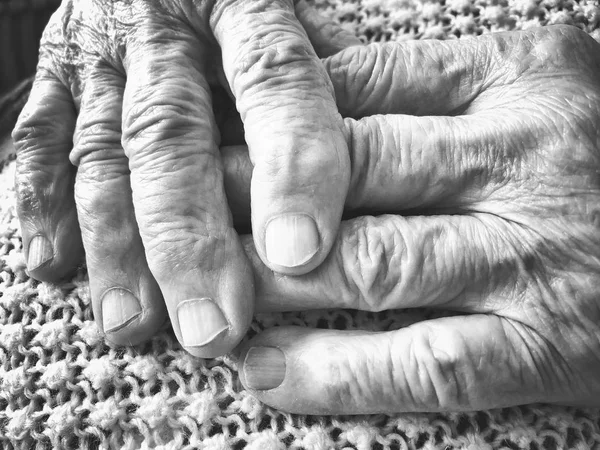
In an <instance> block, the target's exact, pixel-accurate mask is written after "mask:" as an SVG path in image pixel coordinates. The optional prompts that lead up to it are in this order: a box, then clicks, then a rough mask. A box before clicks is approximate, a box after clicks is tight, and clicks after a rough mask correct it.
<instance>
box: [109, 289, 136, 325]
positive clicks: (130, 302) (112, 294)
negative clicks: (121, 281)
mask: <svg viewBox="0 0 600 450" xmlns="http://www.w3.org/2000/svg"><path fill="white" fill-rule="evenodd" d="M141 313H142V305H140V301H139V300H138V299H137V298H136V297H135V296H134V295H133V294H132V293H131V292H129V291H128V290H126V289H121V288H112V289H109V290H107V291H106V292H105V293H104V295H102V327H103V328H104V332H105V333H111V332H114V331H118V330H120V329H122V328H124V327H126V326H127V325H129V324H130V323H131V322H133V320H134V319H135V318H136V317H138V316H139V315H140V314H141Z"/></svg>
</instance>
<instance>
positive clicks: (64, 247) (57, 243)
mask: <svg viewBox="0 0 600 450" xmlns="http://www.w3.org/2000/svg"><path fill="white" fill-rule="evenodd" d="M24 240H26V239H24ZM26 248H27V250H26V252H25V253H26V258H27V272H28V273H29V276H30V277H31V278H33V279H35V280H38V281H45V282H50V283H56V282H59V281H62V280H64V279H66V278H68V277H69V276H70V275H73V274H74V273H75V271H76V270H77V268H78V267H79V266H81V264H82V263H83V246H82V243H81V235H80V233H79V227H76V229H72V230H71V231H70V239H63V238H60V237H59V238H56V237H55V239H54V243H53V242H52V240H51V239H50V238H49V237H47V235H46V234H41V233H36V234H35V235H34V236H33V237H32V238H31V239H29V243H28V244H27V246H26Z"/></svg>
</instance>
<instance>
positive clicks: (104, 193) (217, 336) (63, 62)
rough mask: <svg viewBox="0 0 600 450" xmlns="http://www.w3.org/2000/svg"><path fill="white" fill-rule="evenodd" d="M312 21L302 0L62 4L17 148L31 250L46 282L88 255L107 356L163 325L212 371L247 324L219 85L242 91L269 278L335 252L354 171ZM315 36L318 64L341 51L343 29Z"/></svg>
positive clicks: (249, 305)
mask: <svg viewBox="0 0 600 450" xmlns="http://www.w3.org/2000/svg"><path fill="white" fill-rule="evenodd" d="M296 6H300V8H299V9H298V11H297V10H296ZM312 18H316V20H317V21H318V20H320V23H321V24H322V23H323V22H324V21H323V19H318V16H317V15H316V14H312ZM303 19H308V22H309V25H310V19H311V17H310V9H307V8H306V5H303V3H302V2H301V1H300V0H299V1H298V2H294V1H292V0H211V1H204V0H202V1H197V0H91V1H86V0H63V1H62V4H61V6H60V8H59V9H58V10H57V11H56V13H55V14H54V15H53V16H52V18H51V20H50V22H49V24H48V26H47V27H46V30H45V32H44V36H43V38H42V42H41V48H40V60H39V64H38V70H37V74H36V80H35V82H34V85H33V88H32V92H31V96H30V98H29V101H28V103H27V105H26V106H25V108H24V110H23V112H22V114H21V117H20V119H19V122H18V124H17V126H16V128H15V131H14V134H13V136H14V138H15V144H16V149H17V175H16V191H17V210H18V215H19V220H20V224H21V230H22V234H23V244H24V248H25V253H26V254H27V266H28V269H29V272H30V274H31V276H32V277H33V278H36V279H38V280H44V281H55V280H57V279H60V278H61V277H63V276H65V275H69V274H70V272H71V271H72V269H74V267H76V266H78V265H79V264H80V259H81V256H82V250H83V249H85V256H86V262H87V269H88V274H89V277H90V290H91V297H92V306H93V309H94V317H95V319H96V321H97V322H98V325H99V326H100V328H101V329H103V330H104V332H105V333H106V335H107V338H108V339H110V340H111V341H113V342H115V343H119V344H134V343H138V342H141V341H143V340H145V339H147V338H148V337H150V336H152V335H153V334H154V332H155V331H156V329H157V328H158V327H159V326H160V325H162V323H164V321H165V318H166V311H167V312H168V315H169V317H170V318H171V324H172V326H173V330H174V332H175V334H176V336H177V338H178V339H179V341H180V342H181V343H182V345H183V346H184V347H185V348H186V349H187V350H188V351H190V352H191V353H193V354H194V355H196V356H201V357H213V356H218V355H222V354H224V353H226V352H228V351H230V350H231V349H232V348H233V347H235V345H237V343H239V341H240V340H241V339H242V337H243V336H244V334H245V332H246V330H247V327H248V325H249V323H250V320H251V318H252V311H253V307H254V290H253V288H252V281H253V276H252V273H251V271H250V266H249V262H248V260H247V258H246V255H245V254H244V250H243V248H242V245H241V242H240V239H239V236H238V234H237V233H236V232H235V230H234V229H233V224H232V221H231V213H230V210H229V208H228V205H227V199H226V196H225V192H224V187H223V174H222V161H221V158H220V154H219V152H218V146H219V144H220V138H221V136H220V130H219V129H218V127H217V124H216V119H217V118H216V117H215V114H214V113H213V102H212V100H213V98H212V95H211V94H212V92H214V90H213V91H212V92H211V88H212V87H214V85H219V84H221V85H223V86H224V87H226V88H229V89H230V90H231V92H233V94H234V97H235V101H236V108H237V110H238V111H239V112H240V116H241V118H242V120H243V122H244V125H245V137H246V140H247V142H248V145H249V149H250V154H251V155H252V159H253V162H254V172H253V178H252V184H253V196H252V198H253V202H252V206H253V208H252V215H253V217H252V223H253V229H254V237H255V239H256V241H257V249H259V252H260V253H261V255H262V256H261V257H262V258H263V259H264V260H265V263H266V264H268V265H269V266H270V267H272V268H273V269H274V270H278V271H280V272H284V273H288V274H293V273H306V272H308V271H310V270H311V269H312V268H314V267H316V266H317V265H319V264H320V263H321V262H322V261H323V259H324V258H325V256H326V255H327V253H328V252H329V250H330V249H331V246H332V245H333V242H334V240H335V235H336V232H337V228H338V226H339V222H340V219H341V214H342V209H343V202H344V196H345V194H346V191H347V189H346V188H347V185H348V181H349V180H348V179H349V174H350V168H349V161H348V152H347V149H346V147H345V142H344V136H343V121H342V117H341V116H340V114H339V112H338V110H337V108H336V105H335V99H334V96H333V87H332V86H331V82H330V80H329V78H328V76H327V74H326V72H325V70H324V68H323V65H322V64H321V62H320V60H319V58H318V55H317V53H316V52H315V49H314V48H313V44H312V43H311V41H310V38H309V36H308V35H307V33H306V31H305V29H304V27H303V26H302V23H301V20H303ZM325 23H327V22H326V21H325ZM338 28H339V27H338ZM316 30H321V31H325V32H327V31H329V32H333V34H331V33H330V36H329V38H327V37H326V36H320V37H319V36H317V37H316V38H313V41H314V43H315V45H317V47H320V48H321V49H322V50H323V51H324V52H325V53H328V52H331V51H332V50H333V49H335V47H336V45H340V44H344V45H345V44H346V43H347V36H344V35H343V33H338V31H339V29H338V30H337V31H336V30H335V26H332V25H329V27H327V26H324V27H322V26H320V25H319V24H314V26H313V27H312V29H309V32H311V31H312V32H315V31H316ZM317 34H318V33H317ZM350 41H351V42H353V43H356V42H360V41H358V39H357V38H356V37H353V38H352V39H351V40H350ZM338 48H339V47H338ZM315 117H318V118H319V120H315ZM71 163H73V164H71ZM74 165H75V166H77V169H76V170H75V168H74V167H73V166H74ZM315 197H316V198H317V199H318V201H316V202H315V201H314V198H315ZM82 247H83V248H82ZM165 306H166V308H165Z"/></svg>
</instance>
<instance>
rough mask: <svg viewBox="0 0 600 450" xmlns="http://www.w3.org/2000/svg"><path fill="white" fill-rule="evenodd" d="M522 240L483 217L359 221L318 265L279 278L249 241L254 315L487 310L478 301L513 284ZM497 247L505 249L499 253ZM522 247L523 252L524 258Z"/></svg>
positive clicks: (349, 224) (499, 223)
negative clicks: (306, 271) (326, 310)
mask: <svg viewBox="0 0 600 450" xmlns="http://www.w3.org/2000/svg"><path fill="white" fill-rule="evenodd" d="M524 238H525V237H524V236H521V235H518V234H517V233H516V232H515V231H514V230H513V229H512V228H510V227H509V226H508V225H506V223H505V222H504V221H501V220H500V219H497V218H496V217H495V216H493V215H488V214H472V215H465V216H461V215H448V216H409V217H403V216H379V217H371V216H363V217H359V218H357V219H352V220H350V221H347V222H342V227H341V228H340V233H339V236H338V239H337V241H336V244H335V246H334V248H333V250H332V252H331V254H330V256H329V257H328V258H327V259H326V260H325V262H324V263H323V264H322V265H321V266H320V267H319V268H318V269H316V270H314V271H313V272H311V273H310V274H306V275H304V276H301V277H281V276H277V275H276V274H274V273H273V272H272V271H270V270H269V269H268V268H266V267H265V266H264V265H263V264H261V262H260V259H259V258H258V256H257V254H256V251H255V250H254V249H253V247H252V243H251V241H250V240H249V238H245V239H244V242H245V248H246V251H247V253H248V255H249V257H250V260H251V261H252V264H253V267H254V273H255V283H256V296H257V304H256V308H257V310H258V311H300V310H310V309H322V308H349V309H359V310H366V311H383V310H388V309H399V308H416V307H443V308H445V309H459V310H468V311H469V312H489V311H490V309H489V308H492V306H490V304H488V303H486V302H479V301H478V299H479V298H481V296H485V295H487V294H488V293H489V292H492V291H494V290H495V289H499V288H500V287H501V286H503V285H504V284H505V283H511V282H516V281H515V280H517V279H518V274H519V267H520V266H521V265H522V263H521V261H522V259H523V254H518V253H517V252H516V251H514V250H512V249H515V248H519V242H521V241H522V240H523V239H524ZM498 249H504V250H502V251H499V250H498ZM524 252H525V250H523V252H522V253H524Z"/></svg>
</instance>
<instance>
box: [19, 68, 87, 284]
mask: <svg viewBox="0 0 600 450" xmlns="http://www.w3.org/2000/svg"><path fill="white" fill-rule="evenodd" d="M74 128H75V108H74V106H73V101H72V98H71V93H70V92H69V91H68V90H67V89H66V88H65V87H64V86H63V85H62V84H61V82H60V81H59V80H58V79H57V78H56V77H55V76H54V75H53V74H51V73H49V72H47V71H46V70H44V69H40V71H39V72H38V75H37V77H36V80H35V82H34V85H33V88H32V90H31V94H30V97H29V100H28V102H27V104H26V105H25V108H24V109H23V111H22V113H21V115H20V117H19V121H18V123H17V125H16V127H15V130H14V132H13V139H14V141H15V148H16V151H17V172H16V179H15V184H16V191H17V213H18V215H19V222H20V224H21V231H22V234H23V245H24V248H25V255H26V257H27V268H28V270H29V273H30V275H31V276H32V277H33V278H35V279H37V280H41V281H56V280H59V279H61V278H63V277H65V276H67V275H68V274H70V273H71V272H73V271H74V270H75V268H76V267H77V265H79V264H80V263H81V261H82V256H83V248H82V245H81V237H80V232H79V224H78V223H77V214H76V211H75V201H74V199H73V182H74V177H75V169H74V167H73V166H72V165H71V163H70V162H69V152H70V151H71V148H72V146H73V143H72V142H73V130H74Z"/></svg>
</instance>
